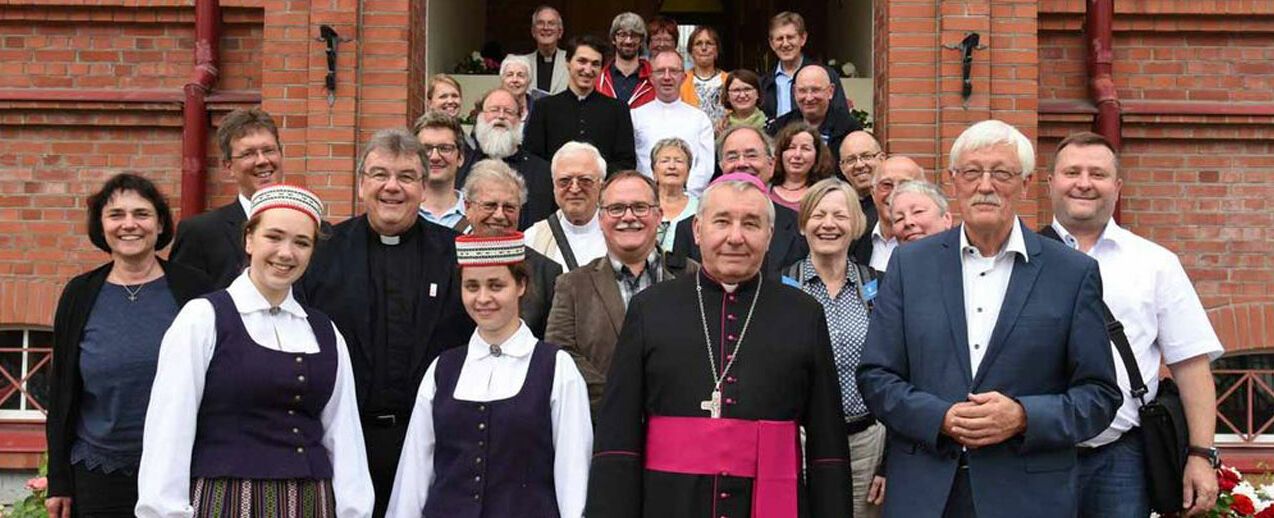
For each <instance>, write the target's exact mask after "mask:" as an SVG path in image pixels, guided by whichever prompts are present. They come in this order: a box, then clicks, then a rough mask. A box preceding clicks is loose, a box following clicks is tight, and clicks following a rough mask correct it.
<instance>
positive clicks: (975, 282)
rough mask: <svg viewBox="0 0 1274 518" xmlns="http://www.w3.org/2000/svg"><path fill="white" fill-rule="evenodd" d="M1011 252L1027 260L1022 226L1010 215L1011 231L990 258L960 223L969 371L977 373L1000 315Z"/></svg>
mask: <svg viewBox="0 0 1274 518" xmlns="http://www.w3.org/2000/svg"><path fill="white" fill-rule="evenodd" d="M1014 254H1017V255H1020V256H1022V261H1023V262H1025V261H1029V260H1030V256H1029V255H1027V253H1026V241H1024V240H1023V239H1022V226H1021V225H1020V224H1019V222H1018V219H1017V217H1014V218H1013V231H1012V232H1009V239H1008V240H1007V241H1006V242H1005V243H1004V246H1003V247H1002V248H1000V251H999V252H998V253H996V254H995V255H993V256H991V257H983V256H982V253H981V252H979V251H978V248H977V247H975V246H973V245H970V244H969V236H968V235H966V234H965V227H964V225H960V273H961V277H963V279H964V321H965V323H966V324H967V326H968V329H967V331H968V338H969V364H970V367H972V368H971V369H970V372H972V373H973V375H974V376H977V374H978V366H980V365H981V364H982V357H983V356H986V348H987V345H988V344H989V343H990V341H991V333H992V332H993V331H995V322H996V321H997V320H999V318H1000V306H1002V305H1003V304H1004V295H1005V293H1007V292H1008V290H1009V278H1010V277H1012V275H1013V263H1014Z"/></svg>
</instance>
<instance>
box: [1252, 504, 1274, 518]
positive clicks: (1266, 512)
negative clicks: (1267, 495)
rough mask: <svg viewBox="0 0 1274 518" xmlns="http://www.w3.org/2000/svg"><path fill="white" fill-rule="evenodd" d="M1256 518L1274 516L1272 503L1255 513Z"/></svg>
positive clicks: (1273, 517)
mask: <svg viewBox="0 0 1274 518" xmlns="http://www.w3.org/2000/svg"><path fill="white" fill-rule="evenodd" d="M1256 518H1274V505H1271V506H1269V507H1266V508H1265V510H1264V511H1261V512H1259V513H1256Z"/></svg>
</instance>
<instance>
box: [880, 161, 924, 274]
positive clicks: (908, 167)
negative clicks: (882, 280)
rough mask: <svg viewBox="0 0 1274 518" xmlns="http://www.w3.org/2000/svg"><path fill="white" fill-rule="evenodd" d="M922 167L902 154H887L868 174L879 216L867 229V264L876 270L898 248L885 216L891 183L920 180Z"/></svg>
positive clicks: (894, 185)
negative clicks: (869, 244) (868, 249)
mask: <svg viewBox="0 0 1274 518" xmlns="http://www.w3.org/2000/svg"><path fill="white" fill-rule="evenodd" d="M924 176H925V170H924V168H922V167H920V164H917V163H916V161H915V160H912V159H910V158H907V157H905V156H891V157H889V158H887V159H885V161H884V162H882V163H881V164H880V166H879V167H877V168H876V171H875V173H874V174H873V175H872V178H871V199H872V200H873V202H874V203H875V205H876V212H877V214H878V215H879V218H878V219H877V221H876V226H875V227H872V229H871V233H870V234H869V235H870V236H871V238H870V239H871V256H870V257H871V260H870V261H868V263H867V264H868V266H871V267H872V268H875V269H876V271H878V272H883V271H885V269H886V268H888V266H889V256H890V255H892V254H893V253H894V249H895V248H898V238H897V237H895V236H894V231H893V221H891V220H890V218H889V214H890V213H889V195H890V194H892V193H893V192H894V187H897V186H898V185H901V184H902V183H903V182H907V181H911V180H922V179H924Z"/></svg>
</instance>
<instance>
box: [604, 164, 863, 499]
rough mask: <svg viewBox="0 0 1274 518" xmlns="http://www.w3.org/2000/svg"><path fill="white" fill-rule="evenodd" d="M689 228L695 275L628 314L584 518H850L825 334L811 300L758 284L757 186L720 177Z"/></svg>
mask: <svg viewBox="0 0 1274 518" xmlns="http://www.w3.org/2000/svg"><path fill="white" fill-rule="evenodd" d="M694 221H695V225H694V236H695V239H696V240H697V241H698V242H699V247H700V249H701V250H702V251H703V264H702V267H701V269H700V272H701V273H699V274H695V275H685V276H681V277H677V278H676V279H673V280H671V281H667V282H664V283H661V284H657V285H655V286H652V287H650V288H648V289H646V290H645V291H643V292H641V293H639V294H637V296H635V297H633V299H632V301H631V302H630V303H629V306H628V314H627V316H626V317H625V319H624V327H623V330H622V331H621V332H620V334H619V342H618V344H617V345H616V347H615V358H614V360H613V361H612V362H611V369H610V374H609V376H608V377H607V380H606V391H605V396H604V397H603V399H602V407H601V412H600V413H599V415H598V418H597V433H596V435H595V441H596V442H594V449H595V450H596V451H597V454H595V455H594V456H593V465H592V470H591V471H590V473H589V488H588V508H587V510H586V514H587V515H588V516H606V517H610V518H637V517H640V516H669V517H672V516H784V517H795V516H798V514H797V513H798V510H799V512H800V513H801V514H800V516H808V517H811V518H832V517H837V518H840V517H844V516H849V515H850V514H851V513H852V512H853V508H852V505H851V503H850V500H851V489H850V484H849V480H850V479H849V451H848V448H849V445H848V443H847V442H846V441H845V421H844V419H845V418H844V416H843V415H842V414H841V401H840V388H839V385H838V382H837V379H836V372H835V367H834V363H833V360H832V353H831V350H832V349H831V344H830V338H829V335H828V331H827V321H826V320H825V317H824V313H823V308H822V306H821V305H819V304H818V302H817V301H815V300H814V299H813V298H812V297H810V296H808V295H805V294H804V293H802V292H801V291H800V290H798V289H796V288H793V287H791V286H787V285H785V284H783V282H782V281H781V280H779V279H780V278H779V276H777V275H774V276H772V275H770V274H767V273H763V272H762V271H761V270H762V268H761V263H762V261H763V259H764V257H765V252H766V248H767V247H768V245H769V242H770V238H771V236H772V234H773V231H774V230H773V229H774V226H773V225H774V204H773V203H772V201H771V200H770V199H769V196H767V195H766V193H765V185H764V184H763V183H762V182H761V180H760V179H759V178H757V177H756V176H753V175H751V174H747V173H741V172H740V173H734V174H726V175H723V176H722V177H721V178H719V179H717V180H716V181H715V182H714V183H713V184H712V185H711V186H709V187H708V189H707V190H706V191H704V194H703V199H702V202H701V203H700V205H699V209H698V212H697V214H696V215H695V220H694ZM700 336H702V337H703V338H702V341H700V338H699V337H700ZM705 363H706V364H707V365H705ZM798 428H801V429H803V430H804V433H805V442H804V458H803V459H802V456H801V451H802V448H801V446H800V444H801V443H800V442H799V440H798Z"/></svg>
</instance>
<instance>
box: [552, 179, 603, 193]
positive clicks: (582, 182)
mask: <svg viewBox="0 0 1274 518" xmlns="http://www.w3.org/2000/svg"><path fill="white" fill-rule="evenodd" d="M572 183H574V184H578V185H579V188H580V189H582V190H588V189H592V188H593V186H594V185H597V179H596V178H593V177H591V176H563V177H561V178H558V179H557V180H554V181H553V184H554V185H557V188H558V189H570V188H571V184H572Z"/></svg>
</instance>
